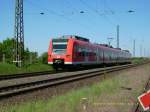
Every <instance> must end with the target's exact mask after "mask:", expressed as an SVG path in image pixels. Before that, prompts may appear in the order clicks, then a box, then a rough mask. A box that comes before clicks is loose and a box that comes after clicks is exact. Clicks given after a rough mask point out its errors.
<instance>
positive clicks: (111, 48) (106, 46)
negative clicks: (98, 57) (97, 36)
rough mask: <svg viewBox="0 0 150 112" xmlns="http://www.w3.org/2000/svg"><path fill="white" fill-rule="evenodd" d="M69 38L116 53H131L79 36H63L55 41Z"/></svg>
mask: <svg viewBox="0 0 150 112" xmlns="http://www.w3.org/2000/svg"><path fill="white" fill-rule="evenodd" d="M69 38H74V39H76V40H80V41H82V42H88V43H90V44H91V45H96V46H99V47H102V48H104V49H109V50H114V51H122V52H126V53H130V52H129V50H122V49H121V48H113V47H112V46H110V45H108V44H97V43H94V44H93V43H91V42H90V40H89V39H88V38H84V37H81V36H77V35H63V36H61V37H58V38H54V40H55V41H57V40H58V41H59V40H61V41H62V40H63V39H64V40H66V41H67V39H69Z"/></svg>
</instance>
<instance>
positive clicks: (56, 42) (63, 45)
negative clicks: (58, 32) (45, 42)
mask: <svg viewBox="0 0 150 112" xmlns="http://www.w3.org/2000/svg"><path fill="white" fill-rule="evenodd" d="M67 41H68V39H53V41H52V42H53V53H55V54H65V53H66V49H67Z"/></svg>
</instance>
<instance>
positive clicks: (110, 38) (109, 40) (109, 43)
mask: <svg viewBox="0 0 150 112" xmlns="http://www.w3.org/2000/svg"><path fill="white" fill-rule="evenodd" d="M107 40H108V45H109V46H111V41H112V40H113V38H112V37H108V38H107Z"/></svg>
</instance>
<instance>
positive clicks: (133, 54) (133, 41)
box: [133, 39, 135, 57]
mask: <svg viewBox="0 0 150 112" xmlns="http://www.w3.org/2000/svg"><path fill="white" fill-rule="evenodd" d="M133 57H135V39H134V41H133Z"/></svg>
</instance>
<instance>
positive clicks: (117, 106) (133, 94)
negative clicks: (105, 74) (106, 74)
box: [88, 64, 150, 112]
mask: <svg viewBox="0 0 150 112" xmlns="http://www.w3.org/2000/svg"><path fill="white" fill-rule="evenodd" d="M149 77H150V64H147V65H144V66H139V67H136V69H130V70H128V71H127V72H122V73H118V74H117V75H115V78H117V80H119V83H118V85H119V86H118V87H117V89H116V91H115V92H114V93H103V94H101V95H100V96H99V97H96V98H94V99H92V101H90V105H88V110H89V111H90V112H132V111H133V106H134V105H135V102H137V97H138V96H139V95H140V94H141V91H142V90H143V89H144V88H143V87H144V85H145V83H146V82H147V80H148V78H149Z"/></svg>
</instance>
